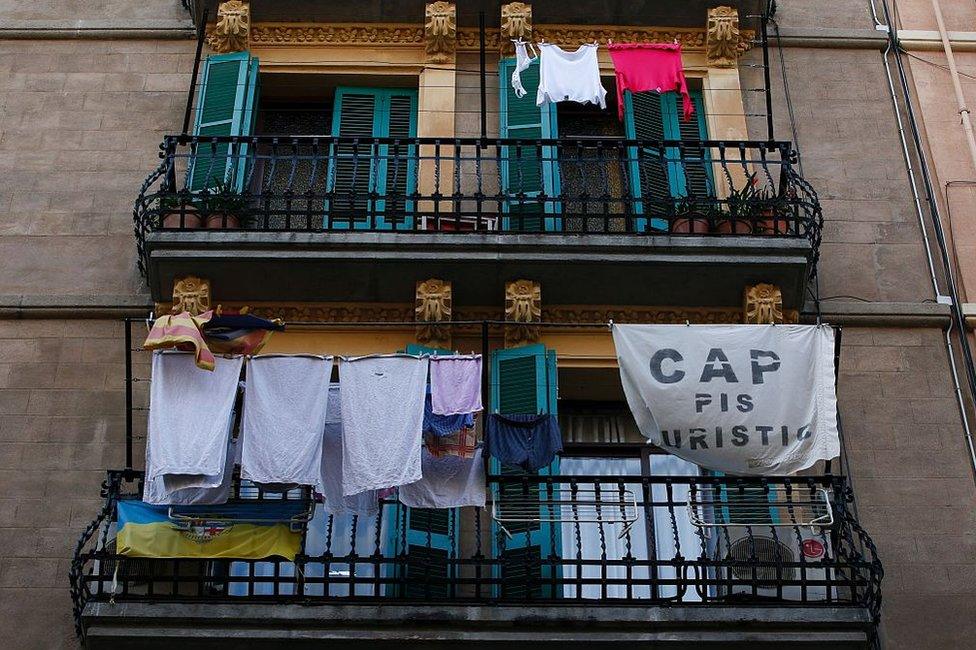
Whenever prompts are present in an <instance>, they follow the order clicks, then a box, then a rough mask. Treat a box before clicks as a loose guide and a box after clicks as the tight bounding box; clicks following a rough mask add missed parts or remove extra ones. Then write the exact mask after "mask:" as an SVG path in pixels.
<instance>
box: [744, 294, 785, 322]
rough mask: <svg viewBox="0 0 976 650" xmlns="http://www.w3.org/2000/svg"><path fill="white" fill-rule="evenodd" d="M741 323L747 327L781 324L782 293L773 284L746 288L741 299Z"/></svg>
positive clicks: (782, 318) (782, 320) (782, 317)
mask: <svg viewBox="0 0 976 650" xmlns="http://www.w3.org/2000/svg"><path fill="white" fill-rule="evenodd" d="M742 322H744V323H746V324H747V325H768V324H770V323H783V322H785V320H784V314H783V292H782V291H780V288H779V287H777V286H776V285H775V284H756V285H753V286H748V287H746V288H745V290H744V291H743V297H742Z"/></svg>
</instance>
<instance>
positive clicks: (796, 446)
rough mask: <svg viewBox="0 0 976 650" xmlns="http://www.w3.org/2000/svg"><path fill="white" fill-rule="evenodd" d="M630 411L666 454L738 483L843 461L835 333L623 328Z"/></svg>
mask: <svg viewBox="0 0 976 650" xmlns="http://www.w3.org/2000/svg"><path fill="white" fill-rule="evenodd" d="M613 343H614V346H616V349H617V359H618V362H619V364H620V379H621V381H622V382H623V387H624V394H625V395H626V396H627V403H628V404H629V405H630V410H631V411H632V412H633V414H634V418H635V419H636V420H637V426H638V427H639V428H640V431H641V433H642V434H643V435H644V436H645V437H646V438H648V439H649V440H650V441H651V442H652V443H654V444H655V445H657V446H658V447H661V448H662V449H664V450H665V451H667V452H669V453H672V454H674V455H675V456H679V457H681V458H684V459H685V460H688V461H691V462H693V463H696V464H698V465H700V466H701V467H705V468H707V469H712V470H718V471H722V472H729V473H732V474H751V475H764V474H766V475H768V474H792V473H794V472H796V471H798V470H801V469H805V468H807V467H810V466H811V465H813V464H814V463H815V462H817V461H818V460H829V459H831V458H835V457H837V455H838V454H839V453H840V441H839V438H838V435H837V394H836V391H835V388H834V330H833V329H832V328H830V327H828V326H818V325H616V324H615V325H614V326H613Z"/></svg>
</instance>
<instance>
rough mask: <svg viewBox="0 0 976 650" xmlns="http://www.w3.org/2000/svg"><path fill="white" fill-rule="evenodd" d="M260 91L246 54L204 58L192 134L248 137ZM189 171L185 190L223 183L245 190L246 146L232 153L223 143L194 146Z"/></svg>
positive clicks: (254, 61) (254, 66) (255, 71)
mask: <svg viewBox="0 0 976 650" xmlns="http://www.w3.org/2000/svg"><path fill="white" fill-rule="evenodd" d="M257 91H258V60H257V58H255V57H252V56H251V55H250V54H248V53H247V52H233V53H231V54H214V55H211V56H208V57H207V60H206V61H205V62H204V66H203V72H202V75H201V77H200V90H199V93H198V95H197V111H196V118H195V121H194V124H193V134H194V135H227V136H241V135H251V134H252V133H253V132H254V118H255V114H256V111H255V101H256V97H257ZM195 153H196V155H195V156H194V158H193V160H192V161H191V164H190V166H189V169H188V183H187V184H188V186H189V188H190V189H191V190H193V191H198V190H202V189H205V188H208V187H213V186H215V185H217V184H218V183H226V184H228V185H229V186H230V187H232V188H234V189H235V190H237V191H238V192H241V191H243V190H244V187H245V185H246V176H247V170H248V165H247V146H246V145H239V146H235V147H234V149H233V150H230V147H229V145H227V144H226V143H222V144H218V145H216V146H213V145H210V144H201V145H198V148H197V150H196V152H195Z"/></svg>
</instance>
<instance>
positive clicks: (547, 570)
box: [489, 345, 562, 600]
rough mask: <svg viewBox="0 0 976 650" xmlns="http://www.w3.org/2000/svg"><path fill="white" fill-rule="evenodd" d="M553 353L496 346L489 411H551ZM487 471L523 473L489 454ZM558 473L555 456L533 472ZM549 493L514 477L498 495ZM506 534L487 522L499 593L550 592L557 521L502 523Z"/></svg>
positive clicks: (510, 595) (557, 544) (554, 381)
mask: <svg viewBox="0 0 976 650" xmlns="http://www.w3.org/2000/svg"><path fill="white" fill-rule="evenodd" d="M556 370H557V369H556V353H555V351H551V350H546V348H545V346H544V345H528V346H525V347H521V348H510V349H506V350H496V351H495V352H493V353H492V356H491V412H493V413H503V414H506V415H514V414H546V413H548V414H552V415H555V414H556V401H557V397H558V388H557V379H556V377H557V373H556ZM489 471H490V472H491V473H492V474H500V475H502V476H522V475H524V472H523V471H522V470H521V469H518V468H510V467H503V466H502V465H501V463H499V462H498V461H497V460H495V459H494V458H492V459H489ZM558 473H559V459H558V458H557V459H555V460H554V461H553V462H552V463H551V464H550V465H549V466H548V467H545V468H543V469H541V470H539V471H538V475H541V476H551V475H555V474H558ZM541 495H546V496H547V497H548V498H549V499H551V498H552V496H553V495H552V494H550V493H549V492H548V487H547V486H546V484H544V483H529V484H528V486H527V494H526V488H525V487H524V486H523V485H522V484H519V483H506V484H504V486H503V487H501V489H500V490H499V493H498V494H497V498H500V499H504V498H505V497H506V496H510V497H517V498H519V499H524V498H526V496H529V497H531V498H540V496H541ZM541 510H549V508H547V507H545V506H542V505H540V519H547V518H551V517H552V515H553V513H552V512H542V511H541ZM507 528H508V530H509V532H510V533H511V534H512V536H511V538H509V537H508V536H507V535H505V533H504V532H503V531H502V530H501V529H500V528H499V527H498V526H497V524H493V526H492V533H493V534H492V546H493V550H494V553H495V556H496V557H497V558H498V559H499V564H498V566H497V567H496V570H497V572H498V575H499V577H500V578H501V582H502V584H501V586H500V588H499V590H498V593H499V596H500V597H503V598H505V599H516V600H517V599H524V598H527V597H528V598H536V599H538V598H553V597H557V596H558V593H559V588H558V587H557V588H556V590H555V591H554V590H553V588H552V583H551V580H552V578H553V575H554V571H556V572H558V566H557V565H553V564H552V563H551V562H549V558H550V557H557V558H558V557H559V555H560V552H561V547H562V542H561V530H560V527H559V524H556V523H551V522H546V521H540V522H526V523H521V524H518V523H513V524H511V525H509V526H507Z"/></svg>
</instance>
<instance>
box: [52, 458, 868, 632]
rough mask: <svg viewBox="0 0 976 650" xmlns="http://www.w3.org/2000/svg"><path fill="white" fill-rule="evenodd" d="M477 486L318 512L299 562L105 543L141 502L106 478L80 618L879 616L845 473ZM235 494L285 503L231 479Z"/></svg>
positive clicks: (77, 581)
mask: <svg viewBox="0 0 976 650" xmlns="http://www.w3.org/2000/svg"><path fill="white" fill-rule="evenodd" d="M487 480H488V486H489V495H490V499H489V500H490V503H489V505H488V508H486V509H476V508H458V509H454V510H417V509H413V510H411V509H409V508H406V507H404V506H402V505H400V504H399V503H398V502H397V501H395V500H387V501H384V502H383V505H382V506H381V507H380V508H379V510H378V512H377V514H376V515H375V516H354V515H334V516H333V515H328V514H325V513H324V512H322V511H321V509H320V508H319V509H318V510H317V511H316V514H315V516H314V517H313V518H312V519H311V522H310V523H309V524H308V525H307V528H306V529H305V531H304V533H303V543H302V549H303V550H302V553H301V554H300V555H299V556H298V557H297V558H296V560H295V562H290V561H286V560H283V559H272V560H260V561H258V560H205V559H166V560H162V559H146V558H136V557H129V556H125V555H120V554H118V553H117V552H116V549H115V545H114V542H113V539H112V531H113V530H114V527H113V521H114V517H115V506H116V503H117V502H118V501H119V500H120V499H138V498H139V494H140V492H141V473H139V472H131V471H129V472H110V473H109V478H108V481H107V482H106V484H105V490H104V496H105V505H104V508H103V509H102V511H101V513H100V514H99V515H98V517H97V518H96V519H95V520H94V521H93V522H92V524H91V525H90V526H89V527H88V528H87V529H86V530H85V531H84V533H83V535H82V537H81V539H80V540H79V542H78V545H77V549H76V553H75V556H74V561H73V562H72V565H71V576H70V577H71V588H72V596H73V599H74V603H75V613H76V617H77V618H78V620H79V621H80V617H81V613H82V611H83V609H84V607H85V605H86V603H88V602H91V601H112V602H120V601H141V602H186V603H204V602H206V603H227V602H237V603H240V602H255V603H329V602H334V603H343V602H380V601H382V602H401V603H410V602H417V603H428V604H429V603H432V602H440V601H443V602H444V603H445V606H450V605H452V604H460V603H467V604H486V605H487V604H499V603H501V604H518V603H531V604H541V605H545V604H560V603H562V604H565V603H576V604H580V603H585V604H587V605H593V606H600V605H619V604H630V605H639V604H645V605H648V606H657V605H687V606H714V605H726V606H728V605H741V606H774V607H797V606H800V607H807V608H809V607H821V606H822V607H832V608H837V607H856V608H863V609H865V610H866V611H868V612H870V614H871V615H872V616H873V618H874V620H875V621H876V620H877V616H878V613H879V609H880V603H881V594H880V583H881V578H882V575H883V571H882V567H881V563H880V561H879V560H878V558H877V554H876V549H875V546H874V544H873V542H872V541H871V539H870V538H869V537H868V535H867V534H866V533H865V532H864V530H862V529H861V527H860V525H859V524H858V522H857V519H856V517H855V515H854V513H853V512H852V510H851V507H850V505H851V502H852V494H851V491H850V488H849V486H848V485H847V483H846V482H845V480H844V478H842V477H837V476H810V477H793V478H784V477H778V478H773V477H770V478H735V477H702V476H681V477H679V476H653V477H652V476H594V475H587V476H584V475H572V476H564V475H555V476H539V475H524V474H518V475H507V474H506V475H489V476H488V477H487ZM248 490H250V492H249V491H248ZM234 494H235V499H237V500H242V499H244V500H246V499H252V503H253V499H262V498H267V499H271V498H273V499H281V498H283V497H282V496H281V495H280V494H277V495H270V496H269V495H265V494H264V493H260V492H257V491H255V489H254V488H253V487H252V488H240V487H239V485H238V488H237V490H236V491H235V493H234ZM288 494H289V495H290V496H287V497H285V498H293V499H305V500H308V499H309V498H310V495H309V493H308V492H301V491H293V492H291V493H288ZM79 629H80V627H79Z"/></svg>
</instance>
